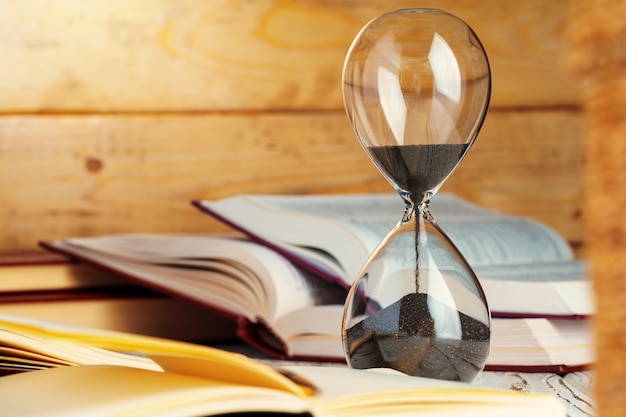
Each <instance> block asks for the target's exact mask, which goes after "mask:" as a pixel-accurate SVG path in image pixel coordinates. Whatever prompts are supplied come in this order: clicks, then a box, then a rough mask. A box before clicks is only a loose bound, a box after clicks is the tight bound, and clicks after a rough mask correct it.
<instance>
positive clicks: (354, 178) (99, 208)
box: [0, 0, 583, 251]
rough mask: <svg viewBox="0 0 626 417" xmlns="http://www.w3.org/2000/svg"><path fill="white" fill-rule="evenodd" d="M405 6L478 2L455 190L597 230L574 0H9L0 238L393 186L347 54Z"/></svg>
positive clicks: (113, 228) (19, 244)
mask: <svg viewBox="0 0 626 417" xmlns="http://www.w3.org/2000/svg"><path fill="white" fill-rule="evenodd" d="M402 7H438V8H442V9H445V10H448V11H450V12H452V13H454V14H456V15H458V16H459V17H461V18H463V19H464V20H465V21H467V22H468V23H469V24H470V25H471V26H472V27H473V28H474V30H475V31H476V32H477V34H478V36H479V37H480V38H481V40H482V41H483V44H484V45H485V48H486V50H487V52H488V54H489V57H490V61H491V66H492V72H493V95H492V102H491V108H490V111H489V114H488V116H487V120H486V123H485V125H484V128H483V131H482V132H481V134H480V136H479V138H478V140H477V141H476V144H475V147H474V148H473V149H472V150H471V152H470V153H469V155H468V157H467V158H466V159H465V160H464V161H463V163H462V165H461V166H460V167H459V169H458V171H456V172H455V174H454V175H453V177H451V179H450V181H449V183H448V184H446V186H445V187H444V190H448V191H455V192H457V193H458V194H460V195H461V196H463V197H466V198H468V199H470V200H472V201H475V202H477V203H480V204H484V205H486V206H489V207H492V208H495V209H499V210H502V211H506V212H510V213H518V214H524V215H528V216H531V217H533V218H536V219H538V220H540V221H544V222H547V223H548V224H550V225H552V226H553V227H554V228H556V229H557V230H558V231H559V232H561V233H562V234H564V235H565V236H566V237H567V238H568V239H569V240H570V241H572V242H573V243H574V244H576V245H581V244H582V243H583V239H582V231H581V215H582V212H581V180H580V176H581V170H582V139H583V132H582V130H583V124H582V118H581V109H580V95H579V91H578V88H577V85H576V84H575V83H573V82H572V81H571V79H570V78H569V77H568V76H567V72H566V71H565V70H564V68H563V62H562V61H563V59H564V56H565V53H566V44H565V41H564V30H565V22H566V19H567V1H566V0H551V1H545V0H526V1H519V0H465V1H464V0H440V1H396V0H391V1H390V0H369V1H368V0H365V1H354V0H337V1H333V0H308V1H307V0H300V1H289V0H275V1H269V0H255V1H244V0H91V1H84V0H63V1H61V0H58V1H48V2H42V1H39V0H20V1H12V0H0V19H1V21H2V24H1V25H0V40H1V41H0V251H1V250H15V249H25V248H32V247H35V245H36V242H37V240H39V239H54V238H60V237H64V236H79V235H81V236H88V235H97V234H103V233H115V232H175V231H186V232H191V231H198V232H199V231H213V230H225V229H223V228H222V227H221V226H220V225H218V224H217V223H216V222H214V221H212V220H211V219H208V218H207V217H206V216H203V215H202V214H200V213H198V212H196V211H195V210H194V209H192V208H191V206H190V205H189V204H188V202H189V200H191V199H194V198H207V199H208V198H221V197H226V196H229V195H233V194H238V193H294V194H295V193H298V194H301V193H338V192H370V191H387V190H391V188H390V186H389V185H388V184H387V183H386V182H385V181H384V180H383V179H382V177H381V176H380V174H379V173H378V172H377V171H376V170H375V169H374V168H373V166H372V164H371V163H370V161H369V160H368V159H367V157H366V155H365V153H364V152H363V151H362V150H361V148H360V147H359V145H358V143H357V141H356V138H355V137H354V135H353V133H352V130H351V127H350V126H349V124H348V120H347V118H346V116H345V112H344V110H343V104H342V98H341V69H342V65H343V58H344V56H345V53H346V51H347V49H348V47H349V45H350V43H351V41H352V39H353V37H354V36H355V34H356V33H357V32H358V30H359V29H360V28H361V27H362V26H363V25H364V24H365V23H366V22H367V21H368V20H369V19H371V18H373V17H375V16H377V15H379V14H382V13H384V12H387V11H390V10H393V9H396V8H402ZM399 210H400V208H399Z"/></svg>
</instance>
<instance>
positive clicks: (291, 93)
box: [0, 0, 579, 114]
mask: <svg viewBox="0 0 626 417" xmlns="http://www.w3.org/2000/svg"><path fill="white" fill-rule="evenodd" d="M406 7H437V8H442V9H444V10H448V11H450V12H452V13H454V14H457V15H458V16H459V17H461V18H463V19H464V20H466V21H467V22H468V23H469V24H470V25H471V26H472V28H474V30H475V31H476V32H477V33H478V35H479V37H480V38H481V40H482V42H483V43H484V45H485V48H486V50H487V52H488V54H489V57H490V60H491V65H492V71H493V82H494V89H493V100H492V104H493V106H496V107H537V106H552V107H555V106H566V107H571V106H577V105H578V103H579V94H578V88H577V85H576V84H575V83H573V82H572V81H571V80H570V79H569V77H568V74H567V72H566V71H564V69H563V68H562V65H561V60H562V58H563V55H564V51H565V46H564V41H563V39H562V38H563V28H564V22H565V19H566V10H567V0H553V1H550V2H546V1H544V0H527V1H523V2H520V1H517V0H468V1H461V2H460V1H456V0H425V1H415V0H408V1H406V0H405V1H401V0H390V1H385V0H368V1H354V0H341V1H329V0H295V1H291V0H258V1H246V0H133V1H130V2H129V1H126V0H93V1H89V2H85V1H82V0H65V1H51V2H41V1H39V0H21V1H11V0H2V1H0V14H1V15H2V19H3V22H4V23H3V24H2V25H0V39H2V42H1V43H0V62H2V67H1V69H0V75H1V76H0V92H1V93H2V94H0V113H2V112H3V113H13V114H14V113H31V112H56V113H59V112H60V113H64V112H78V113H85V112H87V113H88V112H186V111H213V110H215V111H222V110H261V111H266V110H268V109H274V110H276V109H278V110H284V109H305V110H307V109H340V108H342V99H341V69H342V65H343V59H344V57H345V54H346V52H347V49H348V47H349V45H350V43H351V42H352V39H353V38H354V36H355V35H356V34H357V32H358V31H359V29H360V28H361V27H362V26H363V25H364V24H365V23H366V22H367V21H369V20H370V19H372V18H374V17H376V16H377V15H379V14H382V13H384V12H388V11H391V10H394V9H397V8H406Z"/></svg>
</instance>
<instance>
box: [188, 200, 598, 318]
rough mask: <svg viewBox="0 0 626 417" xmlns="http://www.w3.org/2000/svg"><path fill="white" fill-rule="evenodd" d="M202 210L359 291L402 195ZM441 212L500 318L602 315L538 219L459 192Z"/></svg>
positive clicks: (577, 268)
mask: <svg viewBox="0 0 626 417" xmlns="http://www.w3.org/2000/svg"><path fill="white" fill-rule="evenodd" d="M193 204H194V205H195V206H196V207H198V208H199V209H201V210H202V211H204V212H206V213H208V214H210V215H212V216H214V217H215V218H217V219H219V220H220V221H222V222H224V223H226V224H228V225H230V226H231V227H233V228H234V229H236V230H239V231H241V232H243V233H244V234H246V235H247V236H249V237H250V238H251V239H253V240H255V241H257V242H260V243H262V244H263V245H265V246H267V247H270V248H272V249H274V250H276V251H278V252H279V253H281V254H283V255H284V256H286V257H287V258H289V259H291V260H292V261H293V262H295V263H296V264H299V265H301V266H303V267H304V268H308V269H310V270H312V271H315V272H316V273H317V274H320V275H321V276H324V277H326V278H328V279H329V280H332V281H335V282H338V283H339V284H340V285H342V286H344V287H346V288H349V287H350V285H351V284H352V282H353V281H354V280H355V279H356V277H357V276H358V274H359V270H360V269H361V267H362V266H363V264H364V263H365V261H366V260H367V257H368V256H369V254H370V253H371V252H372V251H373V250H374V249H375V247H376V246H377V245H378V244H379V243H380V242H381V240H382V239H383V238H384V237H385V235H386V234H387V233H388V232H389V231H390V230H391V228H392V227H393V226H394V225H395V223H397V222H398V220H400V217H401V214H402V210H403V205H402V202H401V200H400V198H399V197H398V196H397V194H393V193H385V194H356V195H306V196H269V195H241V196H236V197H231V198H226V199H223V200H218V201H195V202H193ZM430 208H431V212H432V213H433V216H434V217H435V219H436V220H437V221H438V222H439V224H440V225H441V227H442V228H443V230H444V231H445V232H446V233H447V234H448V235H449V236H450V238H451V239H452V241H453V242H454V243H455V245H456V246H457V247H458V248H459V250H460V251H461V253H462V254H463V256H464V257H465V258H466V259H467V261H468V262H469V263H470V265H471V266H472V268H473V269H474V272H476V274H477V276H478V278H479V280H480V282H481V284H482V286H483V290H484V291H485V294H486V297H487V301H488V302H489V306H490V309H491V312H492V315H494V316H501V317H502V316H504V317H510V316H515V315H519V316H523V317H531V316H540V317H549V316H586V315H590V314H592V313H593V311H594V306H593V302H592V299H591V298H590V297H591V296H590V294H591V293H592V291H591V287H590V282H589V281H588V280H587V279H586V274H585V269H584V264H583V262H581V261H577V260H574V258H573V254H572V250H571V248H570V246H569V244H568V242H567V241H566V240H565V239H563V238H562V237H561V236H560V235H558V234H557V233H556V232H555V231H554V230H552V229H550V228H549V227H547V226H545V225H543V224H540V223H538V222H536V221H533V220H530V219H526V218H522V217H518V216H511V215H506V214H502V213H498V212H495V211H492V210H487V209H485V208H483V207H480V206H477V205H475V204H471V203H469V202H467V201H464V200H462V199H460V198H458V197H456V196H454V195H452V194H446V193H442V194H439V195H437V196H436V197H434V198H433V200H432V202H431V204H430Z"/></svg>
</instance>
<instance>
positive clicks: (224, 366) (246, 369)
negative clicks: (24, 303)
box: [0, 315, 307, 396]
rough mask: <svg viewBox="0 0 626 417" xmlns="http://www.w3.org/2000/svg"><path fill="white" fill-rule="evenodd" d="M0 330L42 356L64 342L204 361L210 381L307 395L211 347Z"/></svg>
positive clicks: (33, 325) (0, 320) (9, 321)
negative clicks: (22, 338)
mask: <svg viewBox="0 0 626 417" xmlns="http://www.w3.org/2000/svg"><path fill="white" fill-rule="evenodd" d="M0 329H4V330H8V331H12V332H15V333H17V334H21V335H26V336H31V337H32V338H33V339H38V340H40V341H43V342H44V343H43V344H40V346H39V349H40V350H38V353H42V354H46V353H48V352H46V351H45V349H46V346H45V341H53V342H56V343H57V344H59V342H64V346H65V347H68V348H69V347H71V345H72V344H75V345H76V344H82V345H85V346H91V347H94V348H99V349H106V350H111V351H116V352H137V353H140V354H142V355H146V356H148V357H151V356H162V357H170V358H171V357H177V356H178V357H181V358H201V359H202V360H203V363H204V364H206V366H204V367H203V371H202V373H203V376H204V377H207V378H212V379H216V380H221V381H223V382H229V383H235V384H246V385H254V386H259V387H267V388H273V389H279V390H283V391H287V392H291V393H292V394H296V395H298V396H303V395H306V393H307V391H306V390H305V389H303V388H302V387H301V386H299V385H297V384H295V383H294V382H292V381H291V380H290V379H289V378H287V377H285V376H284V375H282V374H281V373H279V372H277V371H276V370H274V369H273V368H271V367H270V366H267V365H264V364H261V363H259V362H255V361H253V360H250V359H248V358H246V357H245V356H244V355H241V354H237V353H231V352H226V351H222V350H219V349H214V348H210V347H207V346H202V345H195V344H192V343H186V342H180V341H175V340H169V339H161V338H157V337H151V336H142V335H135V334H129V333H121V332H110V331H103V330H94V329H85V328H78V327H74V326H66V325H62V324H57V323H51V322H43V321H39V320H28V319H22V318H16V317H13V316H8V315H0ZM168 363H170V364H171V361H168Z"/></svg>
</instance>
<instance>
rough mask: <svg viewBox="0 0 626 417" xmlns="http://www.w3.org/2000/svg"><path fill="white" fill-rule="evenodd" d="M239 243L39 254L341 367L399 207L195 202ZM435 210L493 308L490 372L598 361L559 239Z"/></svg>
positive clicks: (101, 245) (443, 197)
mask: <svg viewBox="0 0 626 417" xmlns="http://www.w3.org/2000/svg"><path fill="white" fill-rule="evenodd" d="M193 204H194V205H195V206H196V207H197V208H199V209H200V210H202V211H203V212H205V213H207V214H209V215H211V216H213V217H215V218H217V219H219V220H221V221H223V222H224V223H225V224H228V225H230V226H231V227H232V228H233V230H234V231H235V232H236V233H234V234H233V235H232V236H214V235H198V234H196V235H190V234H182V235H171V234H168V235H156V234H132V235H109V236H102V237H91V238H68V239H62V240H56V241H47V242H42V246H43V247H45V248H47V249H49V250H51V251H53V252H57V253H62V254H64V255H66V256H70V257H72V258H73V259H77V260H81V261H83V262H85V263H87V264H90V265H92V266H97V267H99V268H102V269H104V270H108V271H111V272H114V273H116V274H118V275H119V276H121V277H124V278H126V279H127V280H128V281H129V282H132V283H134V284H137V285H140V286H144V287H146V288H150V289H152V290H154V291H158V292H162V293H164V294H168V295H170V296H172V297H174V298H179V299H181V300H185V301H188V302H190V303H191V304H195V305H197V306H201V307H203V308H205V309H206V310H208V311H211V312H215V313H217V314H219V315H221V316H222V317H225V318H227V319H229V320H232V322H233V323H236V325H237V333H238V335H239V336H240V337H241V339H243V340H244V341H246V342H248V343H250V344H251V345H253V346H256V347H258V348H260V349H262V350H263V351H265V352H268V353H270V354H272V355H274V356H276V357H279V358H287V359H305V360H318V361H319V360H326V361H338V362H343V361H345V359H344V353H343V348H342V343H341V320H342V313H343V303H344V300H345V297H346V294H347V290H348V288H349V287H350V285H351V284H352V281H353V279H354V278H355V277H357V276H358V272H359V270H360V268H361V267H362V265H363V264H364V262H365V260H366V259H367V257H368V255H369V254H370V253H371V251H372V250H373V249H374V248H375V247H376V245H378V243H379V242H380V241H381V240H382V239H383V237H384V236H385V235H386V234H387V233H388V231H389V230H390V229H391V227H392V226H393V225H394V224H395V223H396V222H397V221H398V220H399V218H400V215H401V213H399V209H401V207H398V206H399V199H398V197H397V195H395V194H374V195H371V194H368V195H332V196H331V195H328V196H326V195H315V196H313V195H311V196H261V195H242V196H237V197H232V198H227V199H223V200H219V201H195V202H193ZM431 211H432V212H433V214H434V216H435V218H436V219H438V221H439V223H440V224H441V226H442V228H443V229H444V230H445V231H446V232H447V233H448V235H449V236H450V237H451V239H452V240H453V241H454V242H455V244H456V245H457V246H458V248H459V249H460V250H461V252H462V253H463V255H464V256H465V257H466V259H467V260H468V261H469V263H470V265H472V267H473V268H474V270H475V272H476V275H477V276H478V278H479V280H480V282H481V284H482V286H483V289H484V291H485V294H486V297H487V301H488V303H489V306H490V309H491V313H492V322H491V332H492V335H491V348H490V355H489V358H488V360H487V364H486V369H487V370H517V371H526V372H558V373H564V372H569V371H574V370H580V369H584V368H586V367H588V366H590V365H591V364H592V363H593V361H594V358H593V346H592V337H591V333H590V329H589V318H590V316H591V315H592V314H593V312H594V306H593V300H592V298H591V294H592V289H591V286H590V285H591V284H590V282H589V281H588V279H587V275H586V273H585V265H584V263H583V262H581V261H579V260H576V259H575V258H574V256H573V254H572V251H571V249H570V246H569V245H568V243H567V242H566V241H565V240H564V239H563V238H562V237H561V236H559V235H558V234H557V233H555V232H554V231H553V230H552V229H550V228H548V227H546V226H545V225H542V224H540V223H537V222H535V221H531V220H529V219H525V218H520V217H516V216H511V215H504V214H501V213H497V212H494V211H490V210H486V209H484V208H481V207H478V206H476V205H474V204H470V203H468V202H466V201H464V200H461V199H459V198H458V197H456V196H453V195H450V194H440V195H437V197H436V198H434V199H433V201H432V203H431Z"/></svg>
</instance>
